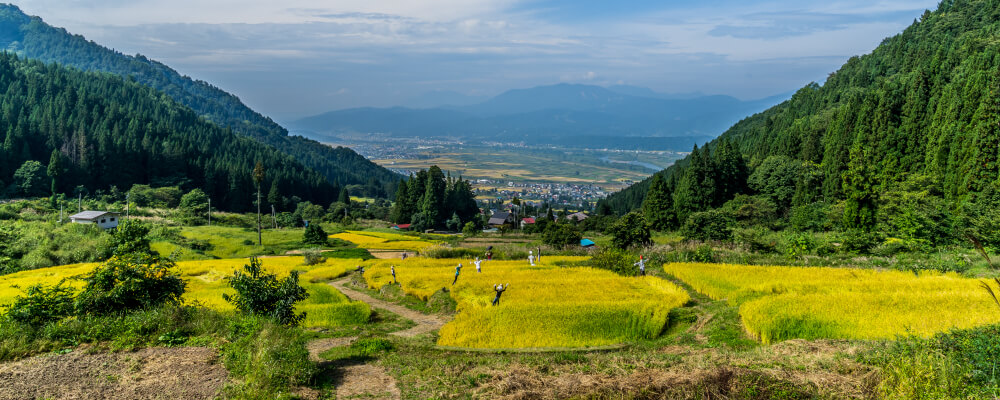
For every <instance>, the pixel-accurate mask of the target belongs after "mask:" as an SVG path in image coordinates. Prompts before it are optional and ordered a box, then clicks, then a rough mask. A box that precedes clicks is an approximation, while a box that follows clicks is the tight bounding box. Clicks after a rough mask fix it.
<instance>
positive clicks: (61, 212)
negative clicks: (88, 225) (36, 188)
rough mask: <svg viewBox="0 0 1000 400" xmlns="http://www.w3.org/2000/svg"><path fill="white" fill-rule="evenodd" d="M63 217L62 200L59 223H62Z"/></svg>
mask: <svg viewBox="0 0 1000 400" xmlns="http://www.w3.org/2000/svg"><path fill="white" fill-rule="evenodd" d="M62 217H63V205H62V202H60V203H59V224H62Z"/></svg>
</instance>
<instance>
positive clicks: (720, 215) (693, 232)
mask: <svg viewBox="0 0 1000 400" xmlns="http://www.w3.org/2000/svg"><path fill="white" fill-rule="evenodd" d="M733 224H734V222H733V219H732V217H730V216H729V214H727V213H726V212H724V211H720V210H710V211H703V212H696V213H693V214H691V215H689V216H688V218H687V220H685V221H684V226H682V227H681V235H684V237H685V238H687V239H695V240H728V239H729V238H731V237H732V236H733V232H732V227H733Z"/></svg>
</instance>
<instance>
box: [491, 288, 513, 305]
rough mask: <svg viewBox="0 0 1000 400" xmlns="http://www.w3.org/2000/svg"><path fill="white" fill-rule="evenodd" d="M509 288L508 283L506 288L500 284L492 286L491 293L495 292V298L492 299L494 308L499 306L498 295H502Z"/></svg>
mask: <svg viewBox="0 0 1000 400" xmlns="http://www.w3.org/2000/svg"><path fill="white" fill-rule="evenodd" d="M509 287H510V284H509V283H508V284H507V286H504V285H503V284H502V283H501V284H499V285H493V291H494V292H497V297H494V298H493V305H494V306H498V305H500V295H501V294H503V292H504V291H505V290H507V288H509Z"/></svg>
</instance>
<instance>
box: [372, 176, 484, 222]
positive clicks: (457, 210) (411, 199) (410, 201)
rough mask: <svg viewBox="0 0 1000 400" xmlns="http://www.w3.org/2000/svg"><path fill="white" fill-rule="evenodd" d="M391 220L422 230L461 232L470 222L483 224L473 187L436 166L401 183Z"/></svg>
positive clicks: (390, 216)
mask: <svg viewBox="0 0 1000 400" xmlns="http://www.w3.org/2000/svg"><path fill="white" fill-rule="evenodd" d="M389 218H390V219H391V220H392V221H393V222H395V223H397V224H413V227H412V228H413V229H415V230H420V231H422V230H424V229H450V230H461V229H462V228H463V227H464V226H465V225H466V224H468V223H470V222H471V223H473V224H474V225H475V226H477V227H479V226H481V225H482V219H481V218H479V206H478V205H477V204H476V196H475V194H473V193H472V184H471V183H469V181H467V180H464V179H462V178H461V177H458V178H457V179H456V178H452V177H451V176H450V175H448V176H446V175H445V174H444V172H442V171H441V168H439V167H438V166H436V165H435V166H432V167H430V168H429V169H427V170H420V171H419V172H417V173H416V174H415V175H411V176H410V179H408V180H401V181H400V182H399V186H398V189H397V190H396V203H395V204H394V205H393V208H392V211H391V213H390V215H389Z"/></svg>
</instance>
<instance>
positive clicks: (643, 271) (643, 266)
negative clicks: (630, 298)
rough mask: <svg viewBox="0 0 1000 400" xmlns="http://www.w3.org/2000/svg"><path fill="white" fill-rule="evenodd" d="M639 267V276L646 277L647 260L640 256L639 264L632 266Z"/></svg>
mask: <svg viewBox="0 0 1000 400" xmlns="http://www.w3.org/2000/svg"><path fill="white" fill-rule="evenodd" d="M632 265H637V266H639V275H642V276H646V260H644V259H643V258H642V256H639V262H637V263H635V264H632Z"/></svg>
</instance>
